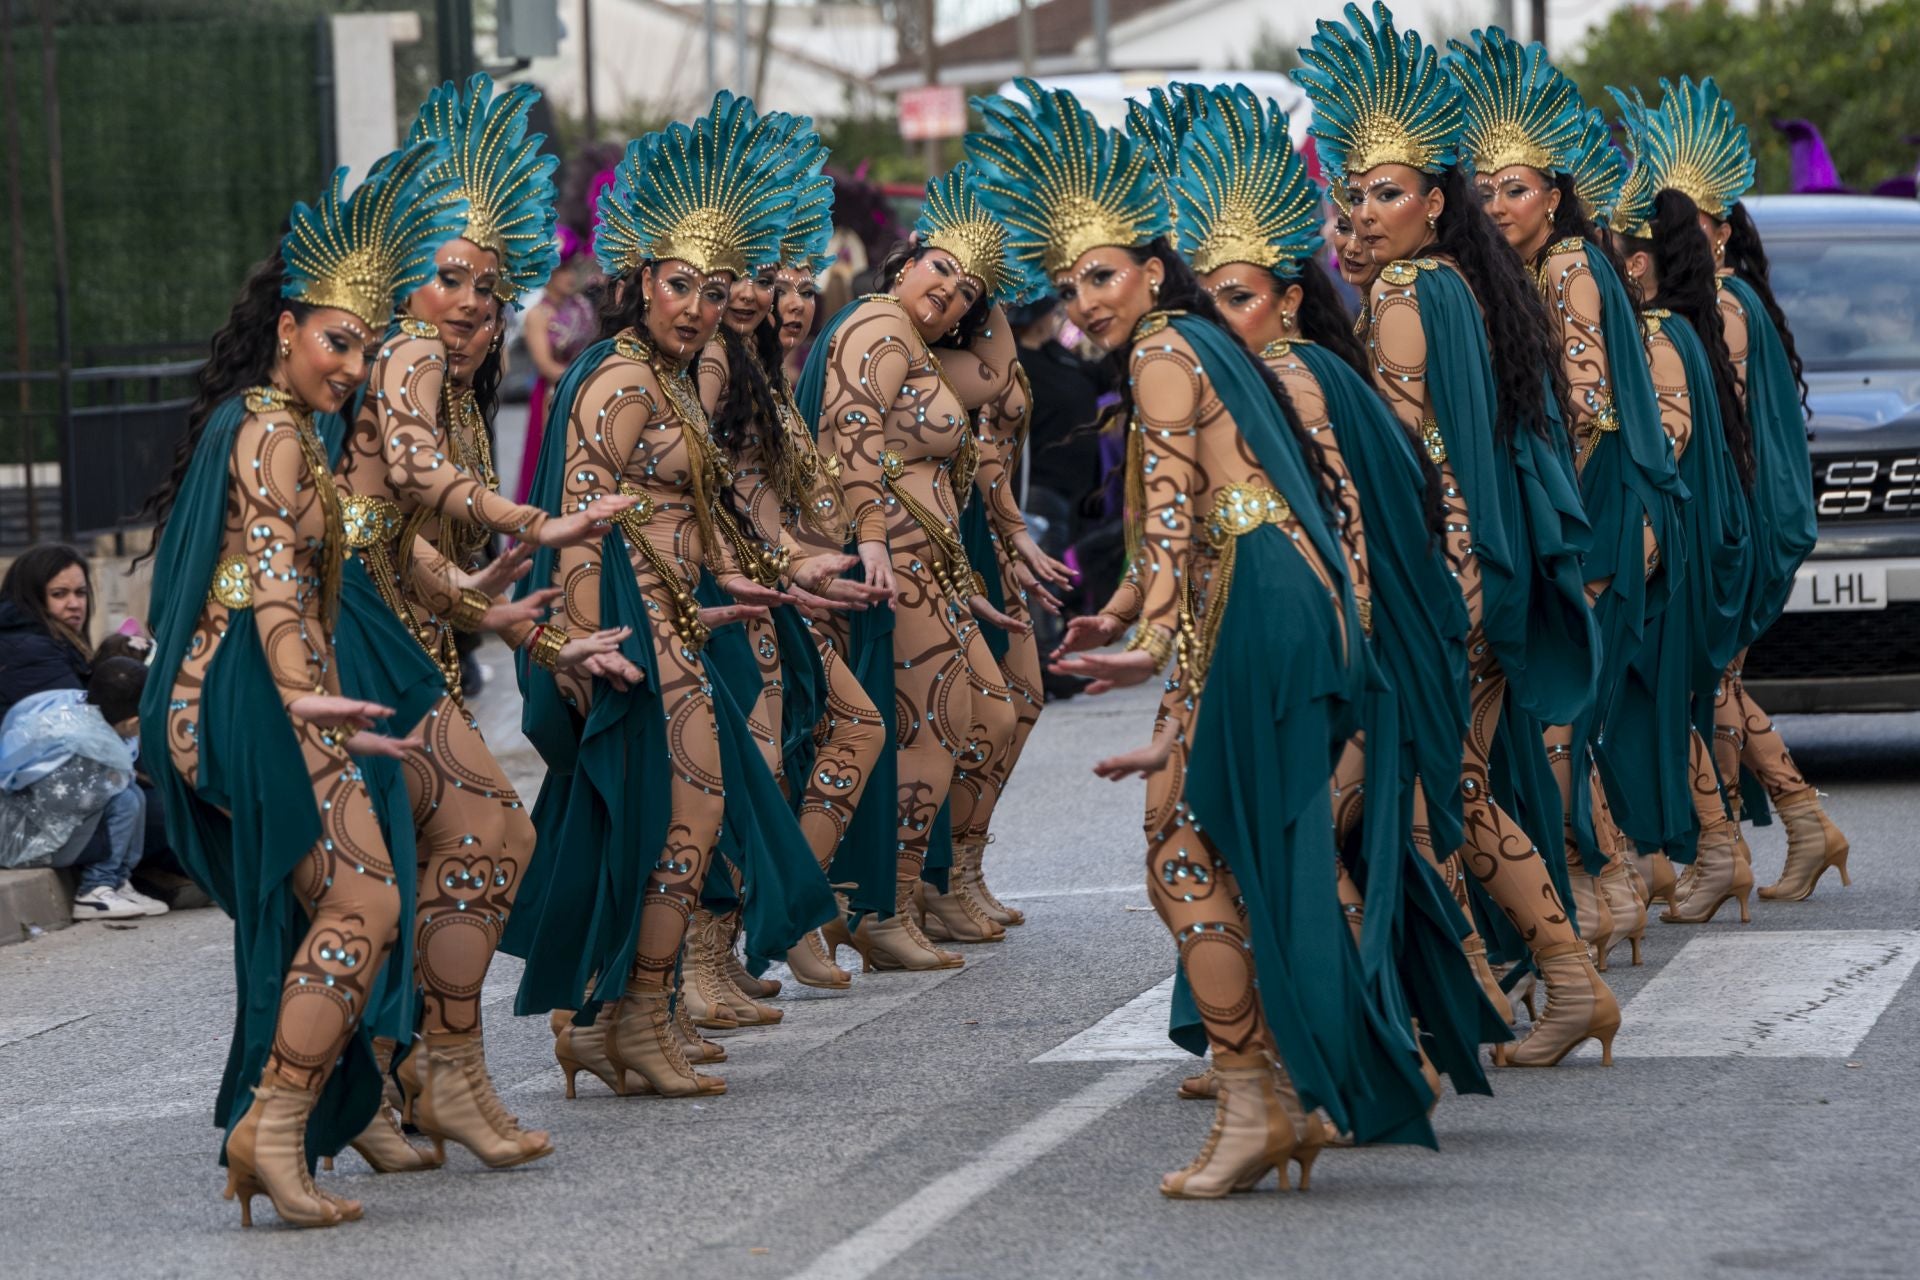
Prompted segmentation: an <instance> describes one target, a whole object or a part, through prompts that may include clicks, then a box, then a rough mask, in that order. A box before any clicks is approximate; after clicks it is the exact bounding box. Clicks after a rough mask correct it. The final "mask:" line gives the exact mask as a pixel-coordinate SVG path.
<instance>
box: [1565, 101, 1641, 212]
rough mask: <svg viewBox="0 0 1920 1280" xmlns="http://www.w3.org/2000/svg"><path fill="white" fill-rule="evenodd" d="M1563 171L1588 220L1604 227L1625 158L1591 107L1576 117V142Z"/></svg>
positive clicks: (1617, 197) (1615, 198) (1623, 171)
mask: <svg viewBox="0 0 1920 1280" xmlns="http://www.w3.org/2000/svg"><path fill="white" fill-rule="evenodd" d="M1567 172H1568V173H1570V174H1571V175H1572V176H1573V194H1574V197H1575V198H1576V199H1578V200H1579V201H1580V206H1581V208H1583V209H1585V210H1586V214H1587V217H1588V219H1589V220H1591V221H1592V222H1594V223H1595V224H1596V225H1599V226H1605V225H1606V223H1607V220H1608V219H1609V218H1611V217H1612V216H1613V209H1614V206H1615V205H1616V204H1618V203H1619V200H1620V187H1621V184H1623V183H1624V182H1625V181H1626V179H1627V159H1626V157H1625V156H1623V155H1621V154H1620V148H1618V147H1616V146H1614V145H1613V135H1612V133H1611V132H1610V131H1609V130H1608V129H1607V118H1606V117H1605V116H1603V115H1601V114H1600V109H1599V108H1598V107H1595V108H1594V109H1593V110H1591V111H1588V112H1586V113H1585V114H1584V115H1582V116H1581V117H1580V142H1579V145H1578V146H1576V147H1575V148H1574V150H1573V159H1572V161H1571V163H1570V164H1569V165H1568V169H1567Z"/></svg>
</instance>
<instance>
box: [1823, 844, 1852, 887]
mask: <svg viewBox="0 0 1920 1280" xmlns="http://www.w3.org/2000/svg"><path fill="white" fill-rule="evenodd" d="M1849 852H1850V850H1846V849H1842V850H1841V851H1840V856H1839V857H1837V858H1835V859H1834V860H1833V861H1831V862H1829V863H1828V864H1827V865H1828V866H1830V867H1832V868H1833V869H1834V870H1835V871H1838V872H1839V873H1840V884H1841V886H1842V887H1850V886H1851V885H1852V884H1853V877H1852V876H1850V875H1848V874H1847V854H1848V853H1849Z"/></svg>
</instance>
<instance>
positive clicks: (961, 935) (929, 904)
mask: <svg viewBox="0 0 1920 1280" xmlns="http://www.w3.org/2000/svg"><path fill="white" fill-rule="evenodd" d="M959 875H960V851H959V849H957V848H956V849H955V850H954V865H953V868H952V869H951V870H950V871H948V872H947V884H948V886H949V888H950V892H947V893H939V892H936V891H935V889H934V887H933V886H932V885H930V884H928V883H927V882H926V881H924V880H922V881H921V882H920V883H919V884H918V885H916V886H915V887H914V902H915V904H916V905H917V906H918V907H919V908H920V913H921V914H920V923H921V927H922V928H924V929H925V930H926V934H927V937H929V938H931V939H932V940H933V941H935V942H960V943H973V942H999V941H1002V940H1003V939H1005V938H1006V936H1007V931H1006V930H1005V929H1003V928H1001V927H1000V925H998V924H996V923H995V922H994V921H993V919H992V918H991V917H989V916H988V915H987V913H986V911H985V910H984V909H983V907H982V905H981V903H980V900H979V899H978V898H974V897H971V896H969V895H967V894H965V893H962V892H961V891H960V881H959V878H958V877H959Z"/></svg>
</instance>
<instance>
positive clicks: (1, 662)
mask: <svg viewBox="0 0 1920 1280" xmlns="http://www.w3.org/2000/svg"><path fill="white" fill-rule="evenodd" d="M91 670H92V668H91V667H90V666H89V665H88V663H87V660H86V658H85V656H84V655H82V654H81V652H80V651H79V650H78V649H76V648H74V647H73V646H72V645H70V644H68V643H67V642H66V641H64V640H61V639H59V638H57V637H55V636H54V635H53V633H52V632H50V631H48V630H47V627H46V624H45V623H43V622H41V621H40V619H38V618H36V617H34V616H33V615H32V614H30V613H27V612H26V611H24V610H23V609H21V608H20V607H19V606H17V605H15V604H14V603H13V601H11V600H0V719H4V718H5V717H6V714H7V712H9V711H11V710H13V704H14V703H16V702H18V701H20V699H22V698H24V697H26V696H27V695H28V694H31V693H44V692H45V691H46V690H48V689H84V688H86V684H87V676H88V674H89V673H90V672H91Z"/></svg>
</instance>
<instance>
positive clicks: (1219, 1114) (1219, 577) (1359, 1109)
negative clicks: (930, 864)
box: [966, 81, 1433, 1198]
mask: <svg viewBox="0 0 1920 1280" xmlns="http://www.w3.org/2000/svg"><path fill="white" fill-rule="evenodd" d="M1021 88H1022V90H1023V92H1024V93H1025V94H1026V95H1027V97H1028V98H1029V99H1030V100H1031V105H1030V106H1029V105H1023V104H1018V103H1015V102H1013V101H1010V100H1007V99H1001V98H995V99H991V100H986V101H981V102H978V103H977V104H976V105H978V106H979V108H980V109H981V111H982V112H983V113H984V114H985V116H986V119H987V128H986V130H985V131H984V132H981V133H973V134H969V135H968V136H967V140H966V147H967V154H968V157H969V159H971V160H972V162H973V164H974V165H975V168H976V170H977V173H978V180H979V193H980V198H981V200H982V202H983V203H984V204H985V205H986V206H987V208H988V210H989V211H990V212H991V213H992V214H993V215H994V217H995V219H996V221H998V222H999V223H1001V224H1003V225H1004V226H1006V227H1007V228H1008V231H1009V235H1010V238H1011V247H1012V251H1013V253H1014V254H1015V255H1016V256H1017V258H1018V259H1020V260H1021V261H1023V262H1025V263H1027V264H1029V266H1028V269H1029V270H1031V271H1033V272H1036V273H1043V274H1044V275H1045V276H1046V277H1047V278H1048V279H1050V280H1051V281H1052V283H1053V287H1054V289H1055V291H1056V292H1058V293H1059V295H1060V298H1061V301H1062V302H1063V303H1064V304H1065V305H1066V307H1067V310H1068V315H1069V316H1070V317H1071V318H1072V320H1073V321H1074V323H1075V324H1077V325H1078V326H1079V327H1080V328H1081V329H1082V330H1083V331H1085V332H1086V333H1087V334H1088V336H1089V337H1091V338H1092V339H1093V340H1094V341H1095V342H1096V343H1098V344H1100V345H1101V346H1103V347H1106V348H1107V349H1108V350H1110V351H1112V352H1114V353H1115V354H1116V356H1117V357H1118V358H1119V359H1120V360H1122V361H1124V363H1125V369H1126V372H1127V373H1128V375H1129V377H1128V379H1127V381H1126V382H1124V383H1123V384H1122V385H1123V386H1124V387H1125V388H1126V391H1125V395H1126V407H1127V408H1128V410H1129V412H1130V419H1131V425H1130V429H1129V435H1128V460H1127V477H1126V481H1127V490H1128V495H1129V497H1128V544H1129V552H1130V554H1131V557H1132V562H1133V569H1132V573H1133V582H1134V586H1133V588H1132V589H1131V590H1130V591H1129V593H1128V594H1129V596H1130V597H1131V599H1132V601H1133V602H1134V604H1135V606H1136V608H1135V609H1134V611H1135V612H1137V614H1138V617H1139V625H1138V627H1137V629H1136V631H1135V634H1134V639H1133V640H1132V642H1131V643H1130V644H1129V645H1128V646H1127V648H1126V651H1125V652H1124V653H1120V654H1093V653H1078V654H1073V655H1071V656H1066V657H1062V658H1059V659H1057V660H1056V664H1055V665H1056V667H1057V668H1059V669H1061V670H1064V671H1069V672H1072V673H1074V674H1079V675H1085V676H1090V677H1093V678H1094V683H1093V684H1092V685H1091V686H1090V691H1092V692H1096V693H1097V692H1101V691H1103V690H1105V689H1108V688H1112V687H1114V686H1116V685H1121V684H1127V685H1132V684H1140V683H1143V682H1145V681H1147V680H1150V679H1152V678H1154V677H1155V676H1156V675H1158V674H1160V673H1161V672H1162V671H1163V670H1165V669H1167V667H1168V665H1169V663H1170V662H1172V661H1173V660H1174V659H1175V656H1176V653H1177V655H1178V662H1177V665H1176V666H1175V667H1174V669H1173V672H1172V673H1171V674H1170V675H1169V676H1168V678H1167V685H1166V688H1167V693H1166V696H1165V697H1164V698H1163V699H1162V701H1161V707H1160V715H1159V717H1158V719H1157V723H1156V725H1155V729H1154V734H1153V740H1152V742H1151V743H1150V744H1149V745H1148V746H1146V747H1143V748H1141V749H1139V750H1136V751H1131V752H1127V753H1125V754H1123V755H1120V756H1116V757H1114V758H1113V759H1110V760H1106V761H1103V762H1101V763H1100V764H1099V765H1098V766H1096V772H1098V773H1099V774H1101V775H1102V776H1105V777H1111V778H1119V777H1127V776H1132V775H1136V774H1145V775H1146V776H1147V786H1148V792H1147V797H1148V812H1147V817H1146V822H1145V830H1146V837H1147V883H1148V889H1149V893H1150V895H1151V897H1152V900H1153V903H1154V906H1155V908H1156V910H1158V911H1159V913H1160V915H1161V918H1162V920H1163V921H1164V922H1165V923H1166V925H1167V927H1168V930H1169V931H1170V932H1171V933H1172V934H1173V935H1174V938H1175V941H1176V943H1177V944H1178V946H1179V950H1180V960H1181V964H1182V967H1183V968H1184V970H1185V973H1186V976H1187V978H1188V980H1189V981H1190V982H1191V984H1192V989H1193V994H1194V998H1195V1001H1196V1003H1197V1004H1198V1006H1199V1009H1200V1013H1201V1016H1202V1018H1203V1020H1204V1023H1205V1027H1206V1035H1207V1039H1208V1041H1209V1042H1210V1043H1211V1045H1212V1048H1213V1051H1214V1062H1215V1070H1216V1075H1217V1077H1218V1080H1219V1100H1218V1103H1217V1105H1216V1109H1215V1113H1214V1129H1213V1133H1212V1135H1211V1136H1210V1138H1209V1139H1208V1141H1207V1143H1206V1145H1205V1147H1204V1148H1203V1149H1202V1151H1201V1154H1200V1155H1199V1156H1198V1157H1197V1158H1196V1159H1195V1160H1194V1161H1193V1162H1192V1163H1191V1164H1190V1165H1188V1166H1187V1167H1186V1168H1184V1169H1181V1170H1179V1171H1177V1172H1174V1173H1170V1174H1168V1175H1166V1177H1165V1178H1164V1179H1162V1181H1161V1191H1162V1192H1163V1193H1164V1194H1166V1195H1168V1196H1172V1197H1177V1198H1213V1197H1217V1196H1224V1195H1226V1194H1228V1193H1229V1192H1231V1191H1233V1190H1236V1189H1242V1188H1246V1187H1250V1186H1252V1185H1254V1184H1255V1183H1257V1182H1258V1181H1259V1180H1260V1179H1261V1177H1262V1176H1263V1175H1264V1174H1265V1173H1266V1172H1267V1171H1268V1170H1271V1169H1275V1168H1278V1169H1279V1170H1280V1174H1281V1181H1282V1185H1283V1186H1284V1185H1286V1184H1287V1183H1288V1182H1289V1181H1290V1179H1289V1177H1288V1169H1287V1165H1288V1164H1289V1162H1290V1161H1292V1162H1297V1163H1299V1165H1300V1166H1301V1170H1302V1182H1303V1184H1304V1182H1305V1179H1306V1177H1307V1175H1308V1171H1309V1170H1310V1169H1311V1166H1312V1163H1313V1160H1314V1158H1315V1157H1316V1156H1317V1155H1318V1154H1319V1151H1320V1150H1321V1148H1322V1147H1323V1146H1324V1145H1325V1143H1326V1142H1327V1140H1328V1138H1329V1136H1330V1135H1329V1134H1328V1133H1327V1132H1326V1131H1325V1128H1324V1126H1323V1125H1321V1123H1320V1122H1319V1120H1318V1119H1317V1118H1316V1117H1314V1116H1313V1114H1312V1113H1313V1112H1314V1111H1315V1110H1316V1109H1318V1108H1325V1109H1326V1111H1327V1113H1328V1114H1329V1115H1330V1116H1331V1117H1332V1119H1333V1121H1334V1124H1335V1125H1337V1126H1338V1127H1340V1128H1342V1129H1347V1130H1350V1131H1353V1132H1356V1133H1357V1134H1358V1135H1360V1136H1361V1137H1362V1138H1364V1139H1369V1140H1371V1139H1379V1138H1397V1139H1401V1140H1413V1141H1425V1142H1431V1141H1432V1132H1431V1130H1430V1129H1428V1127H1427V1125H1426V1119H1425V1112H1426V1109H1427V1107H1428V1106H1429V1105H1430V1104H1431V1102H1432V1100H1433V1093H1432V1091H1431V1089H1430V1088H1429V1087H1428V1085H1427V1084H1426V1082H1425V1081H1423V1080H1422V1079H1421V1076H1420V1065H1419V1054H1418V1052H1417V1051H1416V1049H1415V1046H1414V1042H1413V1039H1412V1035H1411V1031H1410V1028H1409V1026H1408V1024H1407V1022H1406V1020H1405V1016H1404V1011H1403V1010H1389V1009H1388V1008H1386V1007H1385V1005H1384V1003H1383V1002H1382V1001H1381V1000H1380V998H1379V993H1378V991H1377V990H1376V989H1374V988H1371V987H1370V986H1369V984H1368V983H1367V982H1366V980H1365V977H1364V972H1363V969H1362V966H1361V961H1360V956H1359V952H1358V950H1357V949H1356V948H1355V946H1354V944H1353V939H1352V937H1351V936H1350V935H1349V933H1348V932H1347V928H1346V926H1345V924H1344V923H1343V922H1342V920H1341V915H1340V904H1339V897H1338V893H1337V890H1336V888H1335V865H1336V861H1337V860H1336V858H1335V854H1334V846H1333V840H1332V810H1331V800H1330V796H1329V792H1328V786H1327V780H1328V776H1329V775H1330V773H1331V772H1332V766H1333V758H1334V753H1335V751H1336V750H1337V749H1338V746H1339V744H1340V742H1342V741H1343V740H1344V739H1345V738H1346V737H1347V736H1348V734H1349V733H1350V731H1351V729H1352V727H1353V724H1352V713H1353V710H1354V706H1355V703H1356V701H1357V699H1358V698H1359V696H1360V693H1361V685H1362V683H1363V681H1364V666H1365V663H1364V651H1363V643H1364V641H1363V634H1362V630H1361V625H1360V613H1359V609H1358V608H1357V606H1356V605H1355V602H1354V596H1353V588H1352V584H1351V582H1350V581H1349V579H1348V575H1347V571H1346V568H1345V565H1344V559H1345V557H1344V555H1343V554H1342V551H1341V549H1340V546H1339V542H1338V539H1337V538H1336V536H1335V534H1334V532H1333V529H1332V523H1331V521H1330V520H1329V518H1328V515H1327V513H1326V512H1325V511H1324V510H1323V509H1322V503H1323V502H1324V501H1327V500H1328V499H1327V497H1326V491H1325V490H1323V489H1322V487H1321V483H1322V482H1326V483H1329V484H1330V483H1331V477H1330V476H1328V475H1327V473H1326V471H1325V468H1324V466H1322V465H1321V464H1320V463H1319V461H1318V457H1317V455H1316V454H1311V453H1310V450H1311V446H1310V445H1308V444H1305V443H1303V438H1302V433H1301V431H1300V428H1299V423H1298V421H1297V419H1296V418H1295V417H1294V415H1293V413H1292V411H1291V408H1290V406H1289V404H1288V401H1287V399H1286V393H1285V392H1284V391H1283V390H1281V389H1280V388H1279V387H1278V385H1277V384H1276V383H1275V382H1274V381H1273V380H1272V378H1271V375H1269V374H1268V373H1267V372H1266V371H1265V369H1264V368H1263V367H1262V366H1261V365H1260V364H1259V363H1258V361H1256V360H1255V359H1254V357H1253V356H1252V355H1251V354H1250V353H1248V352H1247V351H1246V349H1245V348H1244V347H1242V346H1241V345H1240V344H1239V343H1238V342H1237V341H1236V340H1235V339H1234V337H1233V336H1232V334H1231V333H1230V332H1228V331H1227V330H1225V329H1224V328H1223V327H1222V326H1221V325H1220V324H1219V323H1218V322H1217V321H1214V320H1210V319H1207V318H1204V316H1206V315H1210V314H1213V309H1212V308H1211V306H1210V305H1209V304H1208V300H1207V295H1206V293H1205V291H1204V290H1203V289H1201V287H1200V285H1199V283H1198V282H1197V281H1196V280H1195V278H1194V276H1193V273H1192V271H1191V270H1190V269H1189V268H1188V267H1187V265H1186V263H1185V262H1184V261H1183V260H1182V259H1181V258H1180V257H1179V255H1178V254H1177V253H1175V252H1174V250H1173V249H1172V247H1171V246H1170V245H1169V244H1168V241H1167V232H1168V223H1169V204H1168V196H1167V192H1166V190H1165V188H1164V185H1163V184H1162V183H1161V182H1160V181H1159V180H1158V179H1157V177H1156V176H1155V174H1154V172H1153V168H1152V163H1151V160H1150V156H1149V153H1148V149H1147V147H1146V146H1144V145H1143V144H1142V143H1140V142H1139V141H1138V140H1136V139H1132V138H1128V137H1125V136H1123V135H1119V134H1116V133H1113V132H1111V131H1109V130H1105V129H1102V128H1101V127H1100V126H1099V125H1098V124H1097V123H1096V122H1095V121H1094V120H1093V118H1092V116H1091V115H1090V114H1088V112H1087V111H1086V109H1085V108H1084V107H1082V106H1081V105H1080V103H1079V102H1077V101H1076V100H1075V99H1074V98H1073V97H1072V95H1070V94H1068V93H1065V92H1062V91H1054V92H1048V91H1045V90H1042V89H1041V88H1040V87H1039V86H1038V85H1036V84H1033V83H1032V82H1031V81H1023V82H1022V83H1021ZM1114 607H1116V606H1110V608H1114ZM1209 682H1211V685H1212V689H1209V688H1208V687H1207V686H1208V685H1209ZM1216 690H1217V693H1216V692H1214V691H1216ZM1242 904H1244V905H1242ZM1276 1051H1277V1057H1278V1062H1277V1063H1276V1061H1275V1057H1274V1055H1275V1054H1276ZM1280 1064H1284V1070H1283V1069H1282V1067H1281V1065H1280Z"/></svg>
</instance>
